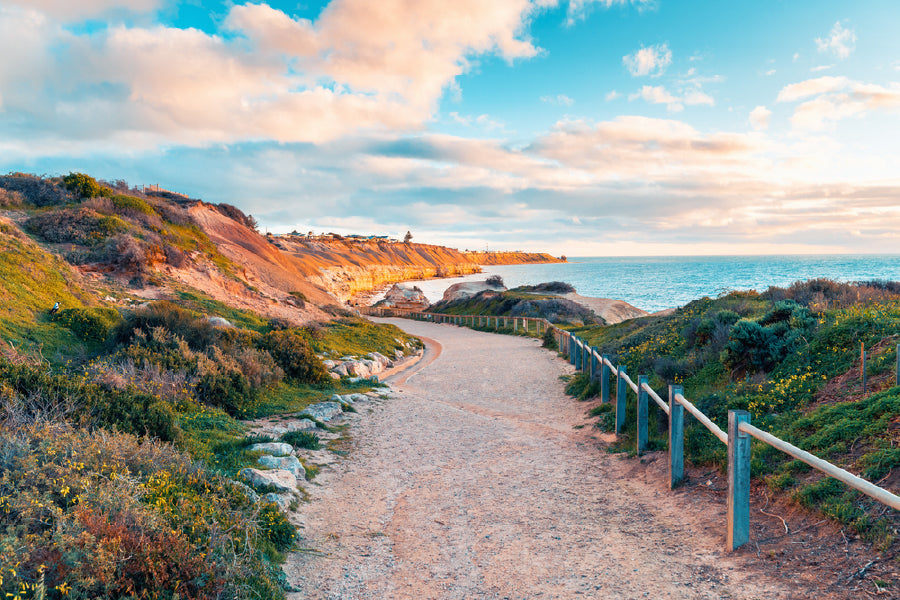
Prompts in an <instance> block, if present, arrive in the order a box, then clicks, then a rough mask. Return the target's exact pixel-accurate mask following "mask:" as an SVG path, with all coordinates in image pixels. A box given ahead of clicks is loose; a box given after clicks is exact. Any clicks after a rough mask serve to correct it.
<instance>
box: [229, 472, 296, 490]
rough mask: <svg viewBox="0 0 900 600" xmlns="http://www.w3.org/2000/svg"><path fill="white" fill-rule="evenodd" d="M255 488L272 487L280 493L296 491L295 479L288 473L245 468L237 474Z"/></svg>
mask: <svg viewBox="0 0 900 600" xmlns="http://www.w3.org/2000/svg"><path fill="white" fill-rule="evenodd" d="M238 475H240V476H241V477H243V478H244V479H246V480H247V481H248V482H250V485H255V486H257V487H265V486H272V487H273V488H275V489H277V490H279V491H282V492H295V491H297V478H296V477H294V474H293V473H291V472H290V471H285V470H282V469H275V470H273V471H260V470H259V469H251V468H249V467H248V468H245V469H241V470H240V472H239V473H238Z"/></svg>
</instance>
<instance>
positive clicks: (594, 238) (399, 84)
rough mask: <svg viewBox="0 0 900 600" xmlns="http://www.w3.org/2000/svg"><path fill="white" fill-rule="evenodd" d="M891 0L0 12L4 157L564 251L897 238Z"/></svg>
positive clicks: (898, 105) (316, 214)
mask: <svg viewBox="0 0 900 600" xmlns="http://www.w3.org/2000/svg"><path fill="white" fill-rule="evenodd" d="M898 25H900V2H896V0H865V1H861V2H846V1H842V0H815V1H811V0H793V1H787V0H785V1H778V0H761V1H759V2H731V1H729V2H722V1H721V0H702V1H701V0H487V1H485V0H452V1H448V0H377V1H376V0H331V1H330V2H324V1H320V2H315V1H302V0H301V1H297V0H283V1H275V0H272V1H271V2H270V3H268V4H264V3H253V2H244V1H243V0H234V1H231V0H229V1H226V2H205V1H200V0H129V1H126V0H79V1H78V2H73V1H71V0H0V57H3V58H2V59H0V172H2V173H6V172H12V171H24V172H29V173H36V174H46V175H63V174H66V173H69V172H85V173H89V174H91V175H94V176H95V177H97V178H100V179H105V180H109V181H114V180H125V181H127V182H128V183H129V184H131V185H142V184H145V185H146V184H159V185H160V186H162V187H163V188H166V189H170V190H174V191H178V192H182V193H186V194H188V195H190V196H191V197H196V198H202V199H203V200H206V201H209V202H227V203H230V204H234V205H236V206H238V207H240V208H241V209H243V210H244V211H245V212H247V213H250V214H252V215H253V216H254V217H256V219H257V220H258V222H259V223H260V228H261V230H265V231H270V232H274V233H284V232H288V231H292V230H298V231H303V232H305V231H309V230H312V231H316V232H325V231H334V232H338V233H344V234H348V233H359V234H378V235H381V234H385V235H391V236H394V237H402V236H403V234H404V233H405V232H406V231H407V230H408V231H410V232H412V234H413V239H414V241H419V242H424V243H433V244H443V245H448V246H452V247H458V248H461V249H480V250H483V249H485V248H488V249H491V250H517V249H521V250H529V251H547V252H551V253H553V254H557V255H558V254H566V255H568V256H607V255H618V256H629V255H631V256H635V255H693V254H831V253H900V235H898V233H900V36H898V35H897V27H898Z"/></svg>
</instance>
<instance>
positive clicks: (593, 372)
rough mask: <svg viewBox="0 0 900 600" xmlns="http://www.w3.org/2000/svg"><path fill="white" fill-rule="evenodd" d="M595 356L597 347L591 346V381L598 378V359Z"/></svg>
mask: <svg viewBox="0 0 900 600" xmlns="http://www.w3.org/2000/svg"><path fill="white" fill-rule="evenodd" d="M597 356H598V354H597V349H596V348H594V347H593V346H591V381H597V380H598V379H600V361H599V360H597Z"/></svg>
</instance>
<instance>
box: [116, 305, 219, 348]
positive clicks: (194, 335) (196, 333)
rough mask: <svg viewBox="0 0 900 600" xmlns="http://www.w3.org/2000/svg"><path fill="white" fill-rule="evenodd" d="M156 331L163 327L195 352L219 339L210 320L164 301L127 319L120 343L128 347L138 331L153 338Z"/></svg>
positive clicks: (119, 333)
mask: <svg viewBox="0 0 900 600" xmlns="http://www.w3.org/2000/svg"><path fill="white" fill-rule="evenodd" d="M156 327H162V328H163V329H165V330H167V331H169V332H171V333H173V334H175V335H177V336H178V337H180V338H182V339H183V340H184V341H185V342H187V343H188V345H189V346H190V347H191V348H192V349H194V350H202V349H205V348H207V347H208V346H211V345H212V344H214V343H215V341H216V340H217V339H218V335H219V334H218V332H217V330H216V328H215V327H213V326H212V325H211V324H210V323H209V321H207V320H206V319H202V318H199V317H197V316H195V315H194V314H192V313H191V312H189V311H187V310H185V309H183V308H181V307H180V306H178V305H176V304H174V303H172V302H169V301H161V302H154V303H153V304H150V305H149V306H146V307H143V308H139V309H137V310H135V311H134V312H133V313H131V314H130V315H127V316H126V317H125V320H124V321H123V323H122V324H121V325H120V326H119V327H118V328H117V329H116V334H115V335H116V341H117V342H119V343H120V344H126V343H128V342H130V341H131V340H132V338H134V335H135V330H138V331H143V332H144V333H145V334H149V333H150V331H151V330H152V329H154V328H156Z"/></svg>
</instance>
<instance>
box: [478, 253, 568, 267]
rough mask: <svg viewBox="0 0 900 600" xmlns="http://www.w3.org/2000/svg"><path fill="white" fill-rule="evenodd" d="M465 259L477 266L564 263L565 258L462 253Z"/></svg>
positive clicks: (538, 255)
mask: <svg viewBox="0 0 900 600" xmlns="http://www.w3.org/2000/svg"><path fill="white" fill-rule="evenodd" d="M463 254H465V256H466V258H467V259H468V260H470V261H472V262H474V263H477V264H479V265H525V264H538V263H564V262H566V257H564V256H563V257H561V258H556V257H555V256H550V255H549V254H547V253H546V252H464V253H463Z"/></svg>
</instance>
